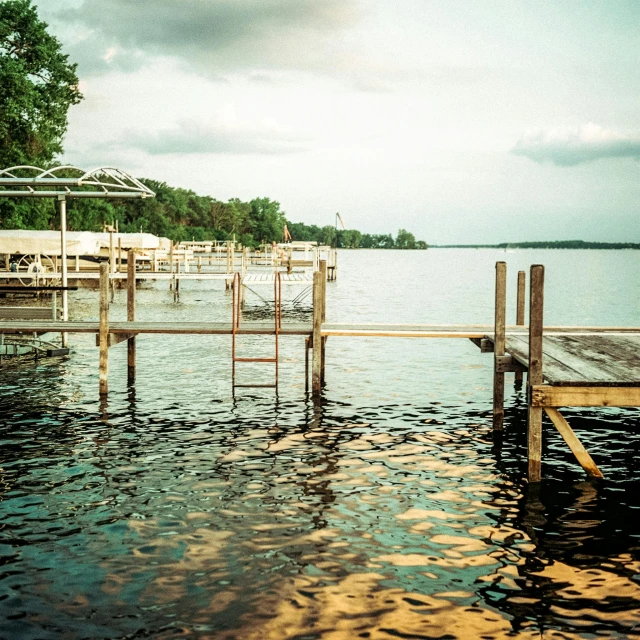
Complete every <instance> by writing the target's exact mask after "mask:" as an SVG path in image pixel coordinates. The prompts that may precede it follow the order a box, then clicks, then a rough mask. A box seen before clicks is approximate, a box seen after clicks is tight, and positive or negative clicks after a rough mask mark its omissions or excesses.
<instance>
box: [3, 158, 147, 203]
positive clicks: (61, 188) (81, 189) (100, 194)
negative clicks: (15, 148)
mask: <svg viewBox="0 0 640 640" xmlns="http://www.w3.org/2000/svg"><path fill="white" fill-rule="evenodd" d="M155 195H156V194H155V193H154V192H153V191H151V189H149V188H148V187H146V186H145V185H144V184H142V182H140V180H138V179H137V178H134V177H133V176H130V175H129V174H128V173H125V172H124V171H121V170H120V169H115V168H114V167H99V168H98V169H92V170H91V171H84V170H83V169H79V168H78V167H73V166H71V165H64V166H60V167H54V168H53V169H41V168H39V167H32V166H29V165H22V166H17V167H9V168H8V169H3V170H2V171H0V197H5V198H59V197H60V196H62V197H65V198H153V197H154V196H155Z"/></svg>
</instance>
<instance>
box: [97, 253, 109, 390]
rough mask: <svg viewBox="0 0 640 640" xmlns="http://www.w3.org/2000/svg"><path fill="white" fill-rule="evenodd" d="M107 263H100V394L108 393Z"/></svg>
mask: <svg viewBox="0 0 640 640" xmlns="http://www.w3.org/2000/svg"><path fill="white" fill-rule="evenodd" d="M109 271H110V268H109V265H108V264H107V263H106V262H103V263H102V264H101V265H100V334H99V336H100V340H99V343H100V368H99V375H100V395H101V396H106V395H107V393H109V276H110V274H109Z"/></svg>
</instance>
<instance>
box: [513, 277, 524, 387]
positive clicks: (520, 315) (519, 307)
mask: <svg viewBox="0 0 640 640" xmlns="http://www.w3.org/2000/svg"><path fill="white" fill-rule="evenodd" d="M525 281H526V274H525V272H524V271H518V294H517V298H516V324H517V325H518V326H522V325H524V293H525ZM515 382H516V384H517V385H518V388H520V384H521V383H522V371H516V374H515Z"/></svg>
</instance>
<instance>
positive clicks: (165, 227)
mask: <svg viewBox="0 0 640 640" xmlns="http://www.w3.org/2000/svg"><path fill="white" fill-rule="evenodd" d="M78 84H79V81H78V76H77V65H75V64H73V63H71V62H70V61H69V59H68V56H67V55H65V54H64V53H63V52H62V46H61V44H60V42H59V41H58V39H57V38H56V37H55V36H53V35H51V34H49V33H48V31H47V24H46V23H44V22H42V21H41V20H40V19H39V17H38V14H37V10H36V7H34V6H33V4H32V0H0V169H3V168H8V167H12V166H16V165H33V166H37V167H42V168H51V167H52V166H55V164H56V163H55V158H56V156H57V155H58V154H60V153H61V152H62V141H63V139H64V135H65V133H66V130H67V124H68V118H67V114H68V110H69V108H70V107H71V105H74V104H78V103H79V102H80V101H81V100H82V94H81V93H80V91H79V90H78ZM142 182H144V184H146V185H147V186H148V187H149V188H150V189H152V190H153V191H155V193H156V197H155V198H149V199H146V200H127V201H108V200H98V199H95V200H94V199H82V200H73V199H69V200H68V206H67V221H68V227H69V229H71V230H75V231H102V229H103V227H104V225H113V224H116V223H117V225H118V228H119V230H120V231H122V232H140V231H142V232H148V233H153V234H155V235H158V236H164V237H167V238H170V239H172V240H173V241H175V242H180V241H184V240H229V239H233V238H235V239H236V240H237V241H238V242H241V243H242V244H243V245H245V246H250V247H256V246H258V245H259V244H261V243H263V242H268V243H271V242H280V241H282V240H283V238H284V229H285V225H287V226H288V229H289V232H290V234H291V237H292V238H293V240H308V241H316V242H318V243H319V244H328V245H333V246H338V247H348V248H358V247H365V248H380V249H426V248H427V245H426V243H425V242H423V241H421V240H416V239H415V237H414V235H413V234H412V233H410V232H408V231H406V230H404V229H400V230H399V231H398V234H397V236H396V237H395V238H393V237H392V236H391V235H371V234H366V233H364V234H363V233H361V232H360V231H358V230H356V229H344V230H337V229H336V228H335V227H332V226H330V225H328V226H324V227H318V226H316V225H306V224H304V223H302V222H296V223H291V222H288V220H287V218H286V215H285V213H284V211H282V210H281V209H280V204H279V203H278V202H275V201H273V200H270V199H269V198H255V199H253V200H251V201H249V202H243V201H241V200H239V199H238V198H232V199H231V200H229V201H228V202H221V201H219V200H216V199H215V198H212V197H210V196H200V195H197V194H196V193H194V192H193V191H189V190H187V189H179V188H174V187H170V186H169V185H167V184H166V183H164V182H158V181H155V180H142ZM58 215H59V214H58V210H57V206H56V202H55V201H54V200H53V199H46V200H41V199H32V198H30V199H16V200H11V199H8V198H0V228H4V229H57V228H59V220H58Z"/></svg>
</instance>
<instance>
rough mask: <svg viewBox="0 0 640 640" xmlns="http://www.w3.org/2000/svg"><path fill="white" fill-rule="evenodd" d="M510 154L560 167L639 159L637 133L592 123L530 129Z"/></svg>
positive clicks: (639, 150) (639, 149) (639, 141)
mask: <svg viewBox="0 0 640 640" xmlns="http://www.w3.org/2000/svg"><path fill="white" fill-rule="evenodd" d="M512 153H514V154H516V155H519V156H525V157H527V158H530V159H531V160H535V161H536V162H546V161H548V162H552V163H553V164H556V165H560V166H574V165H577V164H581V163H584V162H592V161H594V160H599V159H601V158H640V132H635V133H621V132H619V131H614V130H612V129H605V128H603V127H601V126H599V125H596V124H593V123H592V122H590V123H588V124H584V125H582V126H580V127H578V128H573V129H570V128H562V127H558V128H555V129H549V130H546V131H545V130H543V129H530V130H529V131H526V132H525V133H524V134H523V135H522V136H521V137H520V139H519V140H518V142H517V143H516V145H515V147H514V148H513V149H512Z"/></svg>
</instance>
